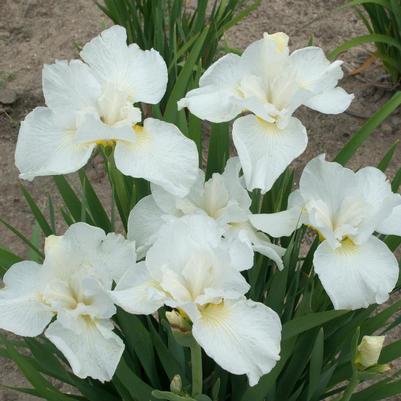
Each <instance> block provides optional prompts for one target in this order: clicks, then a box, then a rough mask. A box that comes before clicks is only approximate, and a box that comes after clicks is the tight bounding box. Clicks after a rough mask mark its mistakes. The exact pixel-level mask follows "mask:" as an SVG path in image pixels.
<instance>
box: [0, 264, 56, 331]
mask: <svg viewBox="0 0 401 401" xmlns="http://www.w3.org/2000/svg"><path fill="white" fill-rule="evenodd" d="M3 282H4V288H2V289H1V290H0V328H2V329H4V330H8V331H11V332H13V333H15V334H18V335H20V336H26V337H35V336H37V335H39V334H41V333H42V332H43V330H44V329H45V327H46V326H47V325H48V324H49V323H50V321H51V319H52V317H53V312H52V310H51V309H50V308H49V306H48V305H46V304H45V303H43V302H42V301H41V291H42V285H43V280H42V279H41V266H40V265H38V264H37V263H35V262H25V261H24V262H19V263H16V264H15V265H13V266H12V267H10V269H9V270H8V271H7V272H6V274H5V275H4V277H3Z"/></svg>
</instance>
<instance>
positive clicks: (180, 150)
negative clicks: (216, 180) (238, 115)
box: [114, 118, 198, 196]
mask: <svg viewBox="0 0 401 401" xmlns="http://www.w3.org/2000/svg"><path fill="white" fill-rule="evenodd" d="M135 133H136V141H135V142H134V143H127V142H123V141H120V142H118V143H117V145H116V149H115V152H114V158H115V161H116V166H117V168H118V169H119V170H120V171H121V172H122V173H124V174H125V175H130V176H132V177H140V178H145V179H147V180H149V181H151V182H153V183H155V184H157V185H160V186H161V187H163V188H164V189H165V190H166V191H168V192H170V193H172V194H174V195H177V196H185V195H186V194H187V193H188V192H189V189H190V187H191V185H192V184H193V183H194V181H195V179H196V176H197V172H198V151H197V149H196V145H195V143H194V142H193V141H191V140H190V139H188V138H186V137H185V136H184V135H183V134H182V133H181V132H180V130H179V129H178V128H177V127H176V126H175V125H173V124H169V123H166V122H164V121H160V120H156V119H154V118H147V119H146V120H145V121H144V126H143V128H142V127H138V126H137V127H136V129H135Z"/></svg>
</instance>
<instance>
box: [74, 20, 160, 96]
mask: <svg viewBox="0 0 401 401" xmlns="http://www.w3.org/2000/svg"><path fill="white" fill-rule="evenodd" d="M80 54H81V57H82V59H83V60H84V61H85V62H86V63H87V64H88V65H89V66H90V67H91V69H92V70H93V71H94V73H95V75H96V77H97V78H98V79H99V81H100V82H102V83H104V82H111V83H114V85H115V86H116V88H117V89H119V90H123V91H126V92H127V93H128V94H129V97H130V98H131V101H132V102H145V103H151V104H156V103H158V102H159V101H160V100H161V98H162V97H163V95H164V93H165V91H166V86H167V67H166V63H165V62H164V60H163V58H162V57H161V56H160V54H159V53H158V52H157V51H155V50H153V49H152V50H145V51H144V50H141V49H140V48H139V47H138V46H137V45H136V44H132V45H130V46H128V45H127V33H126V30H125V28H123V27H121V26H118V25H116V26H112V27H111V28H109V29H106V30H105V31H103V32H102V33H101V34H100V35H99V36H97V37H96V38H94V39H92V40H91V41H90V42H89V43H87V44H86V45H85V46H84V48H83V49H82V51H81V53H80Z"/></svg>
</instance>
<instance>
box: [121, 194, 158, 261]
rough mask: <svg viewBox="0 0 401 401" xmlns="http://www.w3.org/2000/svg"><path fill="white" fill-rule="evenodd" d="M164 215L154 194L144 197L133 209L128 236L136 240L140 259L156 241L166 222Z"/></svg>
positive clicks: (129, 219)
mask: <svg viewBox="0 0 401 401" xmlns="http://www.w3.org/2000/svg"><path fill="white" fill-rule="evenodd" d="M163 215H164V213H163V211H162V210H161V209H160V208H159V207H158V205H157V204H156V202H155V200H154V198H153V196H152V195H148V196H145V197H144V198H142V199H141V200H140V201H139V202H138V203H137V204H136V205H135V206H134V208H133V209H132V210H131V212H130V214H129V217H128V238H129V239H131V240H133V241H135V243H136V246H137V252H138V258H139V259H142V258H143V257H144V256H145V254H146V251H147V250H148V249H149V248H150V246H151V245H152V244H153V243H154V242H155V240H156V238H157V233H158V232H159V230H160V228H161V227H162V226H163V224H164V223H165V221H164V220H163Z"/></svg>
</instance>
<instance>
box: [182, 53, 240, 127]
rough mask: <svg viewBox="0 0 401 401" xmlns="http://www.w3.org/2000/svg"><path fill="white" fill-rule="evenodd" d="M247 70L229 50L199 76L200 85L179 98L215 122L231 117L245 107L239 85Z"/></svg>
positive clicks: (191, 108) (199, 115) (197, 112)
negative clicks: (228, 52) (243, 69)
mask: <svg viewBox="0 0 401 401" xmlns="http://www.w3.org/2000/svg"><path fill="white" fill-rule="evenodd" d="M242 75H243V71H242V68H241V65H240V57H239V56H237V55H235V54H227V55H225V56H223V57H222V58H220V59H219V60H217V61H216V62H215V63H214V64H212V65H211V66H210V67H209V68H208V69H207V70H206V72H205V73H204V74H203V75H202V77H201V78H200V80H199V85H200V87H199V88H197V89H193V90H191V91H189V92H188V93H187V94H186V96H185V98H183V99H181V100H180V101H179V102H178V108H179V109H182V108H184V107H187V108H188V109H189V110H190V111H191V113H192V114H194V115H196V116H197V117H199V118H201V119H202V120H208V121H211V122H223V121H230V120H232V119H233V118H235V117H236V116H237V115H238V114H239V113H241V111H242V105H241V101H240V100H241V94H240V93H239V92H238V88H237V87H238V85H239V83H240V81H241V78H242Z"/></svg>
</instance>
